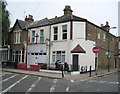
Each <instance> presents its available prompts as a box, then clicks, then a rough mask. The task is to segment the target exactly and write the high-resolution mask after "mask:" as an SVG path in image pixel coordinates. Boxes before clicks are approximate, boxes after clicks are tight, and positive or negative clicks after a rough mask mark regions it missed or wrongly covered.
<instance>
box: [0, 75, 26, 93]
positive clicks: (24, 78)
mask: <svg viewBox="0 0 120 94" xmlns="http://www.w3.org/2000/svg"><path fill="white" fill-rule="evenodd" d="M26 77H28V75H26V76H24V77H23V78H21V79H20V80H18V81H16V82H15V83H14V84H12V85H11V86H9V87H8V88H7V89H5V90H3V91H2V92H0V94H2V93H5V92H7V91H9V90H10V89H11V88H12V87H14V86H15V85H16V84H18V83H20V81H22V80H24V79H25V78H26Z"/></svg>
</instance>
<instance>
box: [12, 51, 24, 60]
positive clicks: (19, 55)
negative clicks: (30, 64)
mask: <svg viewBox="0 0 120 94" xmlns="http://www.w3.org/2000/svg"><path fill="white" fill-rule="evenodd" d="M12 61H14V62H15V61H18V62H23V61H24V51H13V52H12Z"/></svg>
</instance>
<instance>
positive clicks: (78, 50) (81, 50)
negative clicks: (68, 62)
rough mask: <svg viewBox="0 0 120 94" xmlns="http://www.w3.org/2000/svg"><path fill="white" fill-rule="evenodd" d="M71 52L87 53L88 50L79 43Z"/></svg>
mask: <svg viewBox="0 0 120 94" xmlns="http://www.w3.org/2000/svg"><path fill="white" fill-rule="evenodd" d="M71 53H86V51H85V50H84V49H83V48H82V47H81V46H80V45H79V44H78V45H77V46H76V47H75V48H74V49H73V50H72V51H71Z"/></svg>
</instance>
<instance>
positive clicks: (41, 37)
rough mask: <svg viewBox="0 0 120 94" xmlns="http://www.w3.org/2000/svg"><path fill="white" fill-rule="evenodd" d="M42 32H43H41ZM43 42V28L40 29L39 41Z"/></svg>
mask: <svg viewBox="0 0 120 94" xmlns="http://www.w3.org/2000/svg"><path fill="white" fill-rule="evenodd" d="M41 32H43V33H41ZM43 42H44V29H41V30H40V43H43Z"/></svg>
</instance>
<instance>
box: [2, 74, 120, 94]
mask: <svg viewBox="0 0 120 94" xmlns="http://www.w3.org/2000/svg"><path fill="white" fill-rule="evenodd" d="M0 77H2V81H0V85H2V91H1V92H0V94H3V93H5V92H24V94H28V93H31V92H118V84H119V82H118V72H116V73H113V74H110V75H106V76H104V77H98V78H94V79H91V80H90V79H89V80H76V81H74V80H67V79H50V78H45V77H38V76H33V75H26V74H16V73H9V72H3V74H2V75H1V76H0ZM0 88H1V87H0Z"/></svg>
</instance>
